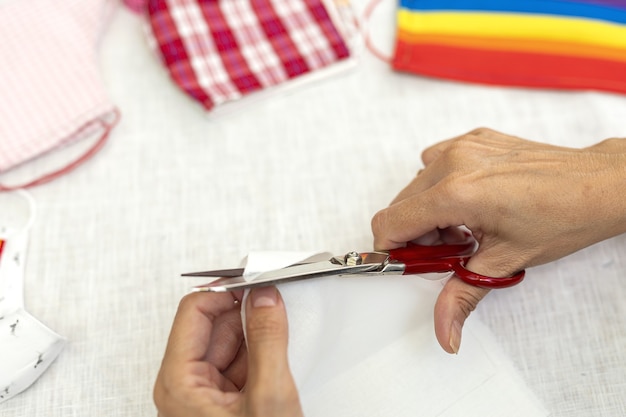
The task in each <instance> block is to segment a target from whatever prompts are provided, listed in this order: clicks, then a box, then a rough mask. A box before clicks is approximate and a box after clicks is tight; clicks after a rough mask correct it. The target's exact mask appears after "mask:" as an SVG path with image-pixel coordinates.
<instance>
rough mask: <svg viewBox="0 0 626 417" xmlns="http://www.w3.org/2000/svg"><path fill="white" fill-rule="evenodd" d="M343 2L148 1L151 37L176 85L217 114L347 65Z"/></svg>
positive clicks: (348, 24) (348, 18) (348, 22)
mask: <svg viewBox="0 0 626 417" xmlns="http://www.w3.org/2000/svg"><path fill="white" fill-rule="evenodd" d="M340 3H341V5H336V4H335V2H334V0H192V1H181V0H149V1H147V6H146V13H147V17H148V19H147V21H148V25H147V26H148V36H149V38H150V40H151V42H150V43H151V44H152V45H153V46H154V47H155V49H156V51H157V54H158V56H159V57H160V58H161V60H162V62H163V63H164V64H165V65H166V67H167V70H168V72H169V74H170V76H171V78H172V80H173V81H174V82H175V83H176V84H177V85H178V86H179V87H180V88H181V89H182V90H183V91H185V92H186V93H187V94H188V95H189V96H190V97H192V98H193V99H194V100H196V101H198V102H199V103H200V104H201V105H202V106H203V107H204V108H205V109H206V110H210V111H211V113H212V114H215V113H216V111H217V110H222V109H224V108H226V107H232V104H233V103H237V102H238V101H239V100H240V99H241V98H243V97H259V96H260V95H261V93H268V92H274V91H276V89H277V88H278V87H286V86H294V85H299V84H300V83H301V82H303V81H311V80H314V79H316V78H319V77H320V76H323V75H328V73H327V72H325V71H324V70H331V69H332V70H339V69H343V67H345V66H349V65H348V64H349V63H351V62H352V60H351V58H352V57H353V52H352V50H351V48H352V45H351V43H352V42H354V37H355V34H356V32H357V31H356V23H355V21H354V17H353V16H352V14H351V9H350V6H349V4H348V3H347V2H340ZM134 7H137V6H134ZM340 64H345V65H340ZM248 101H249V100H248Z"/></svg>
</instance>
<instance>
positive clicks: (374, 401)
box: [242, 252, 548, 417]
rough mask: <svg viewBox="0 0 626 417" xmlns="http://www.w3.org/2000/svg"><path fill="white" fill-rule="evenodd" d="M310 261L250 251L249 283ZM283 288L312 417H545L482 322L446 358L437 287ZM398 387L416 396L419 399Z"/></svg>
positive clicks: (363, 280)
mask: <svg viewBox="0 0 626 417" xmlns="http://www.w3.org/2000/svg"><path fill="white" fill-rule="evenodd" d="M319 257H321V258H325V259H328V258H329V254H327V253H324V254H321V256H319ZM307 258H309V259H307ZM313 258H317V257H316V256H312V254H310V253H298V252H254V253H251V254H249V255H248V257H247V264H246V266H245V272H244V276H245V275H247V274H250V275H249V276H250V279H249V280H250V281H254V276H256V275H258V274H259V273H261V272H264V271H268V270H272V269H277V268H282V267H285V266H287V265H291V264H294V263H297V262H303V263H304V262H307V261H309V260H310V259H313ZM249 271H250V272H249ZM251 271H254V272H251ZM279 289H280V291H281V293H282V295H283V299H284V301H285V305H286V307H287V312H288V317H289V335H290V336H289V343H290V345H289V360H290V366H291V369H292V372H293V375H294V379H295V381H296V384H297V386H298V390H299V392H300V396H301V399H302V404H303V408H304V412H305V415H306V416H308V417H317V416H319V417H328V416H343V417H347V416H354V417H369V416H371V417H378V416H380V417H383V416H390V415H393V416H396V417H402V416H407V417H408V416H415V415H418V414H419V415H427V416H445V417H452V416H465V415H467V414H466V413H467V412H468V410H471V411H472V412H481V413H484V414H485V415H494V416H496V415H506V416H512V417H515V416H519V417H542V416H547V415H548V412H547V411H546V410H545V409H544V408H543V406H542V405H541V404H540V402H539V401H538V399H537V398H536V397H535V395H534V394H533V393H532V392H531V391H530V390H529V389H528V387H526V385H525V384H524V382H523V381H522V379H521V378H520V377H519V375H518V374H517V372H515V371H514V369H513V367H512V365H511V363H510V361H509V360H508V359H507V358H506V357H505V356H504V355H503V354H502V353H501V350H500V348H499V347H498V345H497V343H496V342H495V340H494V339H493V336H492V335H491V334H490V332H489V330H488V329H487V328H485V327H484V326H483V325H481V324H480V323H478V322H477V321H475V323H474V324H473V325H472V326H468V328H466V329H465V331H464V338H463V349H462V351H461V353H460V354H459V355H458V356H453V355H449V354H446V353H445V352H443V350H442V349H441V347H440V346H439V345H438V344H437V341H436V339H435V336H434V331H433V325H432V323H433V314H432V311H433V307H434V301H435V299H436V297H437V294H438V292H439V290H440V289H441V283H440V282H436V281H427V280H424V279H422V278H421V277H420V276H417V275H413V276H393V275H388V276H374V277H373V276H366V275H354V276H352V275H350V276H342V277H338V276H331V277H324V278H315V279H311V280H302V281H296V282H290V283H286V284H281V285H279ZM242 311H243V309H242ZM242 314H243V313H242ZM242 317H243V320H245V315H243V316H242ZM354 381H361V382H362V383H360V384H355V383H354ZM399 386H404V387H410V389H411V391H412V392H413V395H411V396H407V395H406V392H405V391H404V390H403V389H398V387H399Z"/></svg>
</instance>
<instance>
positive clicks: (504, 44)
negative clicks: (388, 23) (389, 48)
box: [398, 30, 626, 77]
mask: <svg viewBox="0 0 626 417" xmlns="http://www.w3.org/2000/svg"><path fill="white" fill-rule="evenodd" d="M398 39H399V40H401V41H404V42H407V43H411V44H431V45H444V46H454V47H460V48H473V49H483V50H496V51H507V52H529V53H545V54H551V55H567V56H577V57H586V58H595V59H607V60H612V61H624V62H626V51H624V50H623V49H618V48H611V47H606V46H603V45H601V46H598V45H593V46H588V45H582V44H580V43H573V42H563V41H551V40H545V39H540V40H537V39H513V38H487V37H478V36H457V35H442V34H438V33H419V34H418V33H414V32H407V31H404V30H400V31H399V32H398ZM625 77H626V75H625Z"/></svg>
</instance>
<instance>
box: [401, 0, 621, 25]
mask: <svg viewBox="0 0 626 417" xmlns="http://www.w3.org/2000/svg"><path fill="white" fill-rule="evenodd" d="M605 3H607V2H597V1H596V2H594V1H584V0H579V1H567V0H400V7H402V8H405V9H410V10H414V11H447V10H451V11H468V12H481V11H482V12H484V11H487V12H503V13H509V12H510V13H528V14H544V15H556V16H567V17H579V18H587V19H596V20H604V21H609V22H614V23H623V24H626V0H615V1H611V2H610V3H611V6H610V7H609V6H607V5H605Z"/></svg>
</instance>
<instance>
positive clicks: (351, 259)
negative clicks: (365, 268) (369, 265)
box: [343, 251, 363, 266]
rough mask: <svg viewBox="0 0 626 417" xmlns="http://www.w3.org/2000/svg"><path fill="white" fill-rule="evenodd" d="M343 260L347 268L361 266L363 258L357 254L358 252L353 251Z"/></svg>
mask: <svg viewBox="0 0 626 417" xmlns="http://www.w3.org/2000/svg"><path fill="white" fill-rule="evenodd" d="M343 260H344V262H345V263H346V265H347V266H355V265H361V264H362V263H363V257H362V256H361V255H360V254H359V252H355V251H352V252H348V253H346V256H344V257H343Z"/></svg>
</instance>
